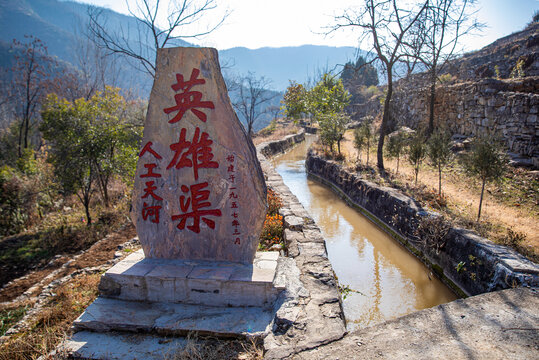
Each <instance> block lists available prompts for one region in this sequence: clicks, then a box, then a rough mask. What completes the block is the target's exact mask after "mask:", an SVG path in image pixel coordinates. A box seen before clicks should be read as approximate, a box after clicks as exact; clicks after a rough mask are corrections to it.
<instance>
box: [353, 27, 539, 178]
mask: <svg viewBox="0 0 539 360" xmlns="http://www.w3.org/2000/svg"><path fill="white" fill-rule="evenodd" d="M538 49H539V22H535V23H533V24H530V25H528V26H527V27H526V28H525V29H523V30H522V31H519V32H516V33H514V34H511V35H509V36H506V37H504V38H501V39H498V40H496V41H495V42H493V43H492V44H490V45H488V46H485V47H484V48H483V49H480V50H478V51H475V52H472V53H468V54H465V55H464V56H462V57H460V58H457V59H455V60H453V61H451V62H450V63H449V64H448V66H446V67H445V68H444V69H443V70H442V72H443V76H445V77H446V78H445V80H446V82H444V83H442V84H440V83H439V84H438V86H437V88H436V101H435V107H434V112H435V114H434V121H435V122H437V123H438V124H447V125H448V126H449V128H450V130H451V131H452V132H453V133H456V134H460V135H464V136H476V135H483V134H485V133H488V132H490V133H495V134H496V136H499V137H501V138H502V139H503V140H504V142H505V144H506V145H507V148H508V150H509V152H510V153H511V157H512V158H514V159H518V161H517V162H518V163H520V164H522V165H527V166H533V167H535V168H539V122H538V121H537V117H538V115H539V114H538V107H539V56H538V55H537V54H538V53H539V52H538ZM519 62H520V63H522V66H523V68H522V72H523V75H524V77H520V78H515V79H511V78H512V77H514V76H516V75H514V74H512V72H514V69H515V66H516V64H517V63H519ZM448 75H451V76H449V77H450V78H451V79H450V80H448V79H447V76H448ZM518 76H522V75H518ZM447 80H448V81H447ZM429 93H430V88H429V82H428V75H427V74H425V73H420V74H415V75H413V76H410V77H409V78H405V79H401V80H399V81H397V82H395V83H394V92H393V98H392V104H391V114H392V115H393V116H391V119H392V121H391V124H390V126H391V127H393V128H396V127H397V126H407V127H410V128H412V129H417V128H418V125H419V124H420V123H422V124H426V123H427V121H428V111H429V110H428V109H429V103H428V101H429ZM380 97H381V95H379V96H376V97H374V98H372V99H370V100H369V101H367V102H365V103H362V104H355V105H352V106H350V108H349V111H350V112H351V113H352V118H353V120H356V121H358V120H361V118H363V117H365V116H368V115H370V116H376V115H377V114H379V113H380V112H381V106H380Z"/></svg>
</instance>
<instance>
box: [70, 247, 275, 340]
mask: <svg viewBox="0 0 539 360" xmlns="http://www.w3.org/2000/svg"><path fill="white" fill-rule="evenodd" d="M278 258H279V253H278V252H259V253H256V256H255V260H254V262H253V264H240V263H230V262H208V261H199V260H197V261H193V260H178V259H149V258H145V257H144V253H143V252H142V250H140V251H137V252H135V253H133V254H131V255H129V256H128V257H127V258H126V259H124V260H123V261H121V262H119V263H118V264H116V265H115V266H113V267H112V268H110V269H109V270H108V271H107V272H106V273H105V274H104V275H103V277H102V278H101V282H100V284H99V290H100V296H99V298H97V299H96V300H95V301H94V302H93V303H92V304H91V305H90V306H89V307H88V308H87V309H86V311H85V312H84V313H83V314H82V315H81V316H80V317H79V318H78V319H77V320H75V322H74V323H73V326H74V329H75V330H76V331H88V330H89V331H96V332H108V331H114V330H116V331H130V332H147V333H159V334H167V335H184V334H186V333H187V332H189V331H196V332H198V333H200V334H208V335H216V336H221V337H227V336H261V335H262V334H264V333H265V332H267V331H268V326H269V324H270V323H271V321H272V319H273V315H274V313H273V305H274V303H275V301H276V299H277V297H278V295H279V293H280V292H281V291H282V290H283V289H284V287H285V284H284V283H282V281H280V280H279V277H276V272H277V263H278V261H277V260H278ZM78 336H79V337H81V336H83V334H81V335H78Z"/></svg>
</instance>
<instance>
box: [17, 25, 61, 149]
mask: <svg viewBox="0 0 539 360" xmlns="http://www.w3.org/2000/svg"><path fill="white" fill-rule="evenodd" d="M24 37H25V38H26V39H27V42H26V43H21V42H19V41H17V40H13V44H12V46H11V49H12V50H13V51H15V52H16V55H15V65H14V66H13V68H12V70H11V71H12V73H13V80H12V86H11V88H10V89H9V92H10V96H9V97H10V100H11V102H12V103H13V107H14V110H15V117H16V118H17V119H20V125H19V134H18V147H17V151H18V157H21V156H22V153H23V150H24V149H26V148H28V147H29V146H30V144H29V137H30V130H31V129H32V128H34V126H35V125H36V124H37V122H38V118H39V106H40V104H41V100H42V99H43V97H44V96H45V95H46V93H47V88H48V87H49V86H50V82H49V76H50V74H51V73H52V68H53V67H54V66H56V64H55V61H54V60H53V59H52V58H51V57H49V56H48V54H47V47H46V46H45V44H44V43H43V42H42V41H41V40H39V39H37V38H35V37H33V36H29V35H25V36H24Z"/></svg>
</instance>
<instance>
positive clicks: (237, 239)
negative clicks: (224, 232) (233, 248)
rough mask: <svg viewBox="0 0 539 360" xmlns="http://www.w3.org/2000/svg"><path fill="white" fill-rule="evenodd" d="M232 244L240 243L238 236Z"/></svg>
mask: <svg viewBox="0 0 539 360" xmlns="http://www.w3.org/2000/svg"><path fill="white" fill-rule="evenodd" d="M234 244H235V245H240V238H239V237H237V238H236V240H235V241H234Z"/></svg>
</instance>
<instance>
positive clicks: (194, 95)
mask: <svg viewBox="0 0 539 360" xmlns="http://www.w3.org/2000/svg"><path fill="white" fill-rule="evenodd" d="M199 74H200V70H199V69H193V70H192V71H191V78H190V79H189V80H188V81H184V79H183V75H182V74H176V81H177V83H176V84H174V85H172V86H171V87H172V89H173V90H174V91H176V92H177V91H179V90H181V91H182V92H181V93H179V94H176V95H174V100H175V101H176V106H173V107H169V108H166V109H163V111H164V112H165V114H170V113H171V112H174V111H177V112H178V113H177V114H176V115H175V116H174V117H173V118H172V119H171V120H169V121H168V122H169V123H171V124H173V123H176V122H178V121H180V120H181V119H182V117H183V115H184V114H185V112H186V111H187V110H191V111H192V112H193V114H195V115H196V116H197V117H198V118H199V119H200V120H202V121H203V122H206V118H207V117H206V114H204V113H203V112H202V111H200V110H197V109H196V108H205V109H215V106H214V105H213V102H211V101H202V93H201V92H200V91H190V90H191V88H192V87H193V86H195V85H202V84H205V83H206V80H204V79H197V77H198V75H199Z"/></svg>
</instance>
